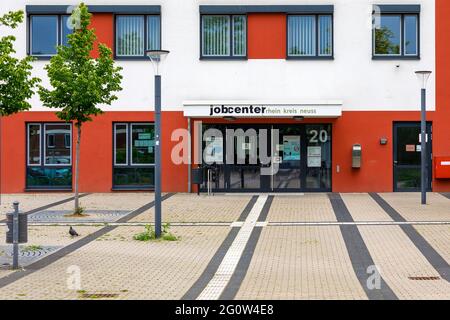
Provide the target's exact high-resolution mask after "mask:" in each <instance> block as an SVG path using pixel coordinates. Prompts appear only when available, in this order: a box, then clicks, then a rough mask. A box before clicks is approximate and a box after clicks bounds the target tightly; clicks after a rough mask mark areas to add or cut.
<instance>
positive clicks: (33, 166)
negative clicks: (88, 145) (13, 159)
mask: <svg viewBox="0 0 450 320" xmlns="http://www.w3.org/2000/svg"><path fill="white" fill-rule="evenodd" d="M26 185H27V188H28V189H70V188H71V187H72V125H71V124H66V123H29V124H28V125H27V177H26Z"/></svg>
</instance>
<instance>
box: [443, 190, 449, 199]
mask: <svg viewBox="0 0 450 320" xmlns="http://www.w3.org/2000/svg"><path fill="white" fill-rule="evenodd" d="M441 195H443V196H444V197H446V198H447V199H449V200H450V192H449V193H441Z"/></svg>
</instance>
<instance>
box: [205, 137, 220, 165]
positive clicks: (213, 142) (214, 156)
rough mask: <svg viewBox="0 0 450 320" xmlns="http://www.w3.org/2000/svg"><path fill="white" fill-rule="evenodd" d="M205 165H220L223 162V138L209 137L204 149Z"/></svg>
mask: <svg viewBox="0 0 450 320" xmlns="http://www.w3.org/2000/svg"><path fill="white" fill-rule="evenodd" d="M205 162H206V163H210V164H212V163H215V162H217V163H222V162H223V138H221V137H211V139H210V141H209V142H207V145H206V148H205Z"/></svg>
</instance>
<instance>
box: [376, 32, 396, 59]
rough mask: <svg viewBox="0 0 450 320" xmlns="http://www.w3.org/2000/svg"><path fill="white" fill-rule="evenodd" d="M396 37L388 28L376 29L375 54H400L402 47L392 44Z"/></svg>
mask: <svg viewBox="0 0 450 320" xmlns="http://www.w3.org/2000/svg"><path fill="white" fill-rule="evenodd" d="M394 37H395V35H394V33H393V32H392V31H391V30H390V29H389V28H387V27H382V28H380V29H375V53H376V54H399V53H400V46H399V45H397V44H394V43H392V42H391V39H392V38H394Z"/></svg>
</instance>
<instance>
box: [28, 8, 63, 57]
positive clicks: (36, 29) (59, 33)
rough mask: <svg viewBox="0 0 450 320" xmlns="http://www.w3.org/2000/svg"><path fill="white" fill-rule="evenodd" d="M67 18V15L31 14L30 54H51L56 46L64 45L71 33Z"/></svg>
mask: <svg viewBox="0 0 450 320" xmlns="http://www.w3.org/2000/svg"><path fill="white" fill-rule="evenodd" d="M69 18H70V16H69V15H31V16H30V54H31V55H33V56H52V55H55V54H56V48H57V46H59V45H64V46H66V45H67V44H68V35H69V34H71V33H72V28H71V26H70V19H69Z"/></svg>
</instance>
